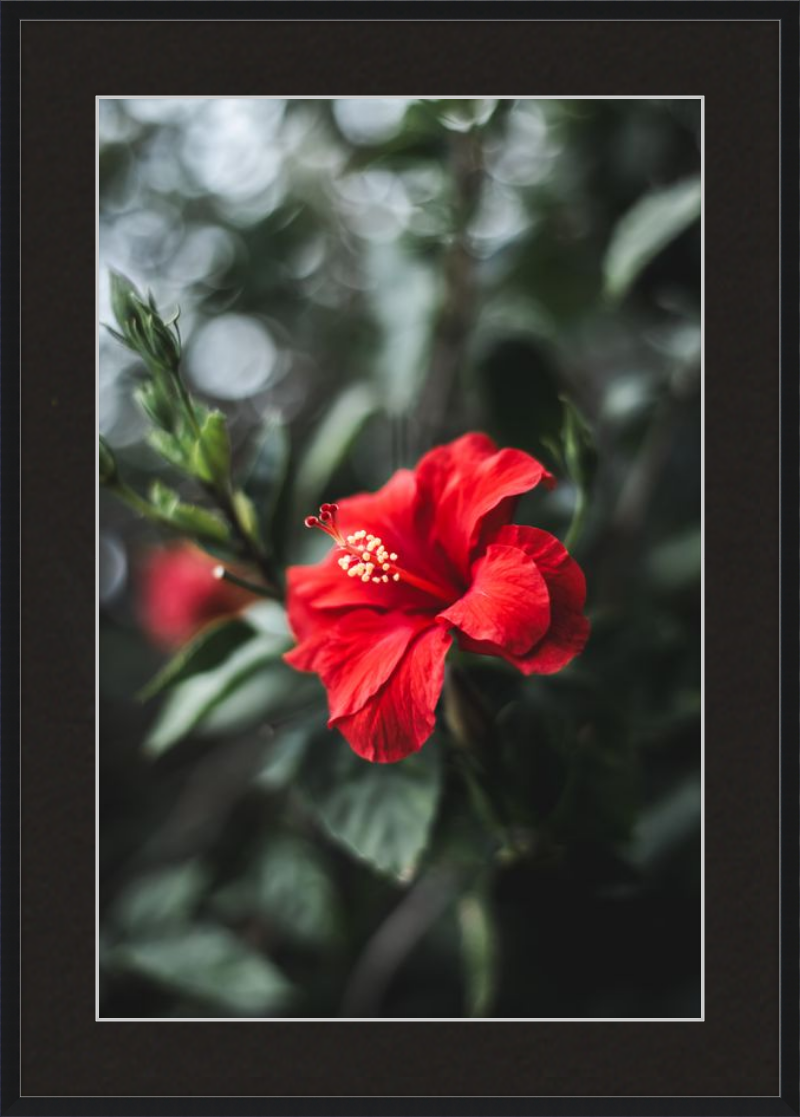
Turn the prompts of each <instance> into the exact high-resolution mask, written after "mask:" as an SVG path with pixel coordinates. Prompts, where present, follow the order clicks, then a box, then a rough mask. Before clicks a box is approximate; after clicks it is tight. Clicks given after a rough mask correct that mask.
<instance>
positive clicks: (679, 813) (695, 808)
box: [629, 773, 703, 870]
mask: <svg viewBox="0 0 800 1117" xmlns="http://www.w3.org/2000/svg"><path fill="white" fill-rule="evenodd" d="M702 808H703V792H702V788H701V786H700V779H699V777H698V776H697V775H696V774H694V773H693V774H692V775H690V776H688V777H686V778H685V779H684V780H683V781H682V782H680V783H679V784H677V785H676V786H675V787H674V788H671V789H670V791H669V793H668V794H667V795H665V796H664V797H663V798H662V799H661V800H659V801H658V802H657V803H654V804H653V805H652V806H651V807H649V808H648V809H647V810H646V811H644V812H643V813H642V816H641V818H640V819H639V821H638V822H637V824H636V829H635V831H634V834H633V838H632V840H631V846H630V852H629V857H630V860H631V862H632V863H633V864H634V865H636V866H637V867H638V868H640V869H646V870H653V869H655V868H658V867H659V866H660V865H661V864H663V863H664V862H665V861H667V860H668V859H669V858H670V857H671V856H672V854H673V853H674V852H675V851H676V850H677V849H679V848H680V847H681V846H682V845H684V844H685V843H687V842H689V841H690V840H691V839H692V838H693V837H694V836H695V835H699V834H700V827H701V813H702Z"/></svg>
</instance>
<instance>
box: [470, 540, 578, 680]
mask: <svg viewBox="0 0 800 1117" xmlns="http://www.w3.org/2000/svg"><path fill="white" fill-rule="evenodd" d="M495 539H496V540H497V542H498V543H500V544H506V545H509V546H513V547H517V548H519V549H520V550H523V551H524V552H525V553H526V554H527V555H528V556H529V558H531V559H532V561H533V562H534V563H535V564H536V566H537V567H538V569H539V572H540V573H541V574H542V576H543V577H544V580H545V583H546V584H547V589H548V591H549V594H550V627H549V629H548V630H547V632H546V634H545V635H544V637H543V638H542V639H541V640H540V642H539V643H538V644H537V645H536V646H535V647H534V648H533V649H532V650H531V651H530V652H528V653H527V654H525V655H519V654H515V653H514V652H512V651H510V650H509V649H508V648H506V647H503V646H501V645H500V644H499V643H497V642H494V641H486V640H474V639H470V638H469V637H462V638H461V639H460V640H459V643H460V645H461V647H462V648H464V650H465V651H473V652H478V653H481V654H483V655H498V656H502V657H503V658H504V659H506V660H508V662H509V663H512V664H513V665H514V666H515V667H516V668H518V670H520V671H522V672H523V674H525V675H533V674H537V675H550V674H552V673H553V672H555V671H560V670H561V668H562V667H565V666H566V665H567V664H568V663H569V662H570V660H571V659H574V657H575V656H576V655H578V654H579V653H580V652H582V651H583V649H584V647H585V645H586V641H587V640H588V638H589V631H590V625H589V621H588V620H587V619H586V617H584V616H583V612H582V610H583V606H584V603H585V601H586V579H585V578H584V576H583V571H582V570H581V568H580V567H579V566H578V564H577V562H575V560H574V559H573V558H572V557H571V556H570V554H569V552H568V551H567V549H566V547H564V545H563V544H562V543H560V542H559V540H558V539H556V538H555V536H553V535H550V533H549V532H547V531H542V530H540V529H539V528H533V527H524V526H519V525H511V526H507V527H502V528H500V530H499V531H498V532H497V534H496V536H495Z"/></svg>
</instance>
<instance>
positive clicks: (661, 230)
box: [603, 178, 702, 299]
mask: <svg viewBox="0 0 800 1117" xmlns="http://www.w3.org/2000/svg"><path fill="white" fill-rule="evenodd" d="M701 200H702V191H701V185H700V179H699V178H690V179H685V180H684V181H683V182H678V183H675V185H674V186H669V187H667V188H666V189H664V190H656V191H653V192H652V193H650V194H647V195H645V196H644V197H643V198H640V199H639V201H638V202H636V203H635V204H634V205H633V206H632V208H631V209H630V210H628V212H627V213H626V214H625V216H624V217H622V218H621V220H620V221H619V222H618V224H617V226H616V228H615V229H614V232H613V233H612V236H611V241H610V243H609V245H608V249H607V250H606V257H605V261H604V264H603V270H604V273H605V289H606V293H607V294H608V295H609V296H610V297H611V298H615V299H619V298H622V296H623V295H624V294H625V293H626V292H627V291H628V289H629V288H630V286H631V284H632V283H633V282H634V280H635V279H636V278H637V276H638V275H639V274H640V273H641V272H642V270H643V269H644V268H645V267H646V266H647V264H649V263H650V261H651V260H653V259H654V258H655V257H656V256H657V255H658V253H659V252H661V251H662V249H664V248H666V246H667V245H668V244H669V243H670V242H671V241H673V240H674V239H675V238H676V237H677V236H679V235H680V234H681V233H682V232H684V230H685V229H688V228H689V226H690V225H691V224H692V222H694V221H696V220H697V219H698V217H699V216H700V207H701Z"/></svg>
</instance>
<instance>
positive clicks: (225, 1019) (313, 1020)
mask: <svg viewBox="0 0 800 1117" xmlns="http://www.w3.org/2000/svg"><path fill="white" fill-rule="evenodd" d="M176 22H181V21H176ZM211 22H214V21H211ZM255 22H258V21H255ZM334 22H335V21H334ZM401 22H402V21H401ZM408 22H413V21H408ZM620 22H628V21H620ZM676 22H680V21H676ZM709 22H713V21H709ZM753 22H765V21H762V20H756V21H753ZM767 22H771V21H767ZM776 22H778V24H779V25H780V21H776ZM20 81H21V79H20ZM779 84H780V72H779ZM438 96H440V95H433V94H431V95H429V96H426V97H425V98H424V99H425V100H436V99H437V97H438ZM177 99H178V98H177V97H173V96H171V95H170V96H166V95H162V96H159V95H154V96H149V95H148V96H142V95H138V94H137V95H132V96H131V95H128V94H111V95H105V94H98V95H97V96H96V97H95V322H96V330H97V334H96V339H95V352H96V367H95V388H96V392H95V425H96V428H97V430H98V431H99V429H100V409H99V398H100V335H99V323H97V317H98V314H99V306H100V266H99V265H100V243H99V242H100V223H99V213H100V159H99V153H100V102H101V101H123V100H139V101H167V100H177ZM374 99H379V100H394V99H397V100H400V99H402V100H407V99H408V98H406V97H405V96H402V97H401V96H400V95H394V96H392V95H389V96H385V97H380V98H373V97H369V98H366V97H364V96H363V95H359V94H326V95H325V96H322V95H312V96H299V95H297V96H295V95H292V96H281V95H280V94H270V95H269V96H239V95H225V96H209V95H206V94H190V95H187V96H181V97H180V100H182V101H209V100H214V101H273V100H280V101H336V100H374ZM448 99H449V100H487V99H489V100H497V101H563V100H567V99H568V100H570V101H699V102H700V183H701V218H700V219H701V236H700V322H701V331H700V339H701V340H700V541H701V548H700V549H701V563H700V565H701V573H700V789H701V792H700V797H701V807H700V890H701V896H700V1015H699V1016H665V1017H660V1016H645V1017H640V1016H611V1017H607V1016H591V1017H586V1016H532V1017H517V1016H511V1017H507V1016H490V1017H463V1016H453V1017H451V1016H441V1017H440V1016H425V1017H388V1016H381V1017H372V1016H366V1017H362V1016H350V1017H338V1016H302V1017H300V1016H248V1017H238V1016H237V1017H231V1016H202V1017H194V1016H188V1017H184V1016H176V1017H161V1016H141V1017H140V1016H134V1017H127V1016H100V893H99V884H100V824H99V820H100V810H99V806H100V769H99V760H100V698H99V695H100V655H99V644H100V572H99V546H100V493H99V489H100V479H99V465H98V459H97V458H96V459H95V474H96V486H95V519H96V525H95V607H96V608H95V612H96V617H95V633H96V645H95V719H96V723H95V919H96V927H95V1023H98V1024H181V1023H183V1024H269V1023H280V1024H286V1025H292V1024H366V1023H369V1024H399V1023H405V1024H413V1023H423V1024H701V1023H705V338H706V322H705V228H706V222H705V165H706V158H705V96H704V95H702V94H692V93H679V94H666V95H663V94H650V95H649V96H647V97H641V96H638V97H633V96H627V95H625V94H607V95H599V96H595V95H592V94H581V95H578V96H569V95H568V94H558V95H555V94H547V95H542V96H531V95H530V94H527V95H526V96H523V97H514V96H510V95H504V96H501V97H487V96H485V95H483V94H481V95H474V94H457V95H453V94H448ZM21 103H22V98H21V96H20V105H21ZM779 174H780V164H779ZM779 259H780V256H779ZM779 437H780V432H779ZM779 624H780V618H779ZM779 710H780V706H779ZM779 716H780V715H779ZM20 857H21V854H20ZM20 867H21V861H20ZM20 909H21V905H20ZM20 919H21V916H20ZM20 942H21V939H20ZM779 973H780V947H779ZM21 1005H22V998H21V997H20V1013H21V1011H22V1009H21ZM20 1019H21V1018H20ZM779 1031H780V1016H779ZM779 1067H780V1062H779ZM20 1069H21V1055H20ZM23 1096H28V1095H23ZM37 1096H38V1095H37ZM53 1096H58V1097H77V1096H79V1095H77V1094H75V1095H72V1094H59V1095H53ZM98 1096H100V1095H98ZM109 1096H112V1095H109ZM113 1096H114V1097H116V1096H118V1095H113ZM119 1096H123V1095H119ZM124 1096H127V1097H150V1096H151V1095H149V1094H129V1095H124ZM164 1096H165V1097H183V1096H184V1095H182V1094H165V1095H164ZM209 1096H210V1097H228V1096H231V1097H260V1096H261V1095H257V1094H236V1095H227V1094H217V1095H209ZM284 1096H286V1097H305V1095H300V1094H297V1095H295V1094H287V1095H284ZM331 1096H342V1097H345V1096H347V1097H351V1096H352V1097H368V1096H369V1097H371V1096H372V1095H359V1094H354V1095H349V1094H348V1095H331ZM402 1096H403V1097H423V1096H424V1095H422V1094H419V1095H418V1094H408V1095H402ZM445 1096H458V1095H445ZM476 1096H478V1097H492V1096H495V1095H489V1094H485V1095H476ZM497 1096H501V1097H518V1096H520V1097H521V1096H523V1095H516V1094H507V1095H497ZM553 1096H554V1097H556V1096H557V1097H561V1096H562V1095H553ZM569 1096H570V1097H594V1096H596V1095H593V1094H574V1095H569ZM632 1096H633V1095H632ZM635 1096H637V1097H657V1096H661V1095H655V1094H640V1095H635ZM670 1096H674V1097H692V1096H698V1097H718V1096H720V1097H724V1096H730V1097H734V1096H735V1097H762V1096H764V1095H760V1094H742V1095H717V1094H701V1095H690V1094H675V1095H670ZM769 1096H775V1097H777V1096H779V1095H769ZM626 1097H627V1095H626Z"/></svg>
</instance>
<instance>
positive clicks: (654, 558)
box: [650, 527, 703, 591]
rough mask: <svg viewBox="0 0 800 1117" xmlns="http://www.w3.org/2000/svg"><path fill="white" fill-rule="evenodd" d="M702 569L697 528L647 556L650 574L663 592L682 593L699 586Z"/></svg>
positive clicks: (670, 540)
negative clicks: (675, 591)
mask: <svg viewBox="0 0 800 1117" xmlns="http://www.w3.org/2000/svg"><path fill="white" fill-rule="evenodd" d="M702 567H703V536H702V532H701V531H700V529H699V528H698V527H693V528H690V529H689V531H686V532H682V533H681V534H680V535H676V536H673V537H672V538H671V539H667V540H666V541H665V542H663V543H660V544H659V545H658V546H657V547H655V548H654V549H653V551H652V553H651V555H650V573H651V575H652V577H653V580H654V582H655V583H656V585H658V586H659V587H660V588H662V589H666V590H673V591H674V590H682V589H686V588H687V587H689V586H692V585H695V584H697V583H699V581H700V576H701V574H702Z"/></svg>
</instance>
